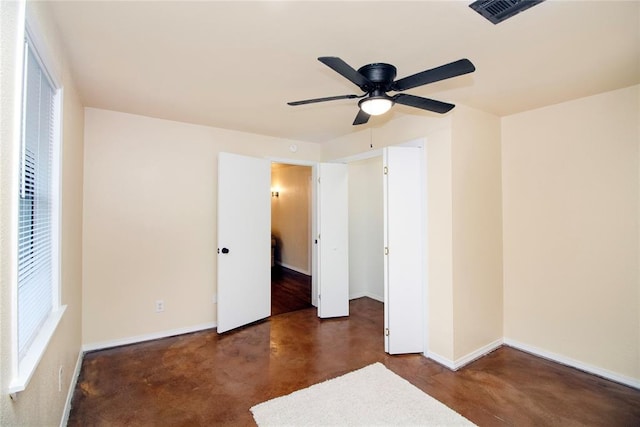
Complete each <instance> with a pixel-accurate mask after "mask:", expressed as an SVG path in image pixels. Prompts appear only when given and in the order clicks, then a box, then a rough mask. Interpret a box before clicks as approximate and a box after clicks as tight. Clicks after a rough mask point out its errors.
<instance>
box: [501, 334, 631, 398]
mask: <svg viewBox="0 0 640 427" xmlns="http://www.w3.org/2000/svg"><path fill="white" fill-rule="evenodd" d="M504 344H505V345H507V346H509V347H513V348H515V349H518V350H522V351H524V352H526V353H529V354H532V355H534V356H538V357H542V358H543V359H548V360H550V361H552V362H556V363H560V364H561V365H566V366H570V367H572V368H576V369H579V370H581V371H584V372H587V373H589V374H593V375H597V376H599V377H602V378H605V379H607V380H611V381H615V382H617V383H620V384H623V385H626V386H629V387H633V388H636V389H640V380H639V379H637V378H631V377H627V376H625V375H621V374H618V373H616V372H613V371H609V370H608V369H604V368H599V367H597V366H593V365H589V364H588V363H583V362H580V361H578V360H575V359H572V358H570V357H566V356H562V355H560V354H556V353H552V352H550V351H547V350H542V349H540V348H537V347H534V346H530V345H528V344H523V343H521V342H518V341H516V340H512V339H509V338H505V339H504Z"/></svg>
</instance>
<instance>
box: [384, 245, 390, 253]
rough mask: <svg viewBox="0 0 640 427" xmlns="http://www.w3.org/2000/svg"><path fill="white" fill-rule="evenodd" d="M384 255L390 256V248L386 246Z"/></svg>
mask: <svg viewBox="0 0 640 427" xmlns="http://www.w3.org/2000/svg"><path fill="white" fill-rule="evenodd" d="M384 254H385V255H389V248H388V247H386V246H385V248H384Z"/></svg>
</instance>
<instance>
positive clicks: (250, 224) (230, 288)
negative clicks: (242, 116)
mask: <svg viewBox="0 0 640 427" xmlns="http://www.w3.org/2000/svg"><path fill="white" fill-rule="evenodd" d="M270 186H271V164H270V162H269V161H268V160H264V159H257V158H253V157H245V156H240V155H237V154H230V153H219V155H218V333H222V332H226V331H228V330H231V329H235V328H237V327H239V326H243V325H246V324H248V323H251V322H255V321H256V320H260V319H264V318H265V317H269V316H270V314H271V210H270V206H271V204H270V203H271V202H270V195H271V193H270Z"/></svg>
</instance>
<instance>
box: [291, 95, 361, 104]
mask: <svg viewBox="0 0 640 427" xmlns="http://www.w3.org/2000/svg"><path fill="white" fill-rule="evenodd" d="M353 98H361V96H358V95H338V96H327V97H324V98H314V99H305V100H303V101H293V102H287V104H288V105H304V104H313V103H314V102H325V101H336V100H338V99H353Z"/></svg>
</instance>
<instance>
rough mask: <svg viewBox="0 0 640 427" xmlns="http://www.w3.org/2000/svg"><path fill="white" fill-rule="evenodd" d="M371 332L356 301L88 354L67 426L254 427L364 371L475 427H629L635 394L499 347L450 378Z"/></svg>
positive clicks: (374, 320)
mask: <svg viewBox="0 0 640 427" xmlns="http://www.w3.org/2000/svg"><path fill="white" fill-rule="evenodd" d="M382 330H383V304H382V303H380V302H377V301H374V300H371V299H368V298H360V299H357V300H353V301H351V302H350V316H349V317H348V318H341V319H333V320H320V319H318V318H317V316H316V310H315V309H314V308H307V309H302V310H298V311H294V312H290V313H286V314H281V315H278V316H273V317H271V318H270V319H269V320H267V321H264V322H261V323H258V324H254V325H251V326H248V327H244V328H241V329H239V330H236V331H233V332H229V333H226V334H223V335H218V334H217V333H216V332H215V330H208V331H202V332H197V333H193V334H187V335H181V336H177V337H172V338H166V339H162V340H156V341H151V342H146V343H141V344H136V345H130V346H126V347H120V348H114V349H108V350H102V351H97V352H92V353H88V354H87V355H86V356H85V358H84V362H83V365H82V371H81V374H80V377H79V380H78V384H77V387H76V390H75V393H74V396H73V402H72V408H71V416H70V420H69V425H71V426H87V425H90V426H125V425H130V426H181V425H182V426H199V425H201V426H212V425H228V426H244V425H254V422H253V418H252V416H251V413H250V412H249V408H250V407H252V406H253V405H255V404H257V403H260V402H263V401H265V400H268V399H271V398H274V397H277V396H282V395H285V394H288V393H291V392H293V391H295V390H299V389H301V388H304V387H307V386H310V385H312V384H314V383H318V382H320V381H324V380H326V379H329V378H333V377H336V376H339V375H342V374H345V373H347V372H349V371H352V370H354V369H358V368H361V367H364V366H366V365H369V364H371V363H374V362H381V363H383V364H384V365H386V366H387V367H388V368H389V369H391V370H392V371H394V372H396V373H397V374H398V375H400V376H402V377H404V378H406V379H407V380H409V381H410V382H411V383H413V384H414V385H416V386H417V387H419V388H420V389H422V390H424V391H425V392H426V393H428V394H430V395H431V396H433V397H434V398H436V399H438V400H440V401H441V402H443V403H445V404H446V405H448V406H449V407H451V408H453V409H455V410H456V411H458V412H459V413H461V414H462V415H464V416H465V417H467V418H468V419H470V420H471V421H473V422H474V423H476V424H478V425H480V426H577V425H591V426H639V425H640V391H639V390H635V389H632V388H629V387H625V386H622V385H619V384H616V383H613V382H610V381H606V380H604V379H601V378H598V377H595V376H592V375H588V374H586V373H583V372H580V371H578V370H575V369H572V368H568V367H565V366H561V365H558V364H555V363H552V362H549V361H547V360H544V359H540V358H537V357H534V356H531V355H529V354H526V353H523V352H520V351H518V350H515V349H512V348H509V347H502V348H500V349H498V350H496V351H494V352H492V353H490V354H489V355H487V356H485V357H483V358H481V359H479V360H477V361H475V362H473V363H471V364H469V365H467V366H466V367H464V368H462V369H460V370H459V371H457V372H452V371H450V370H448V369H446V368H444V367H442V366H441V365H439V364H437V363H435V362H433V361H431V360H429V359H426V358H425V357H423V356H421V355H405V356H390V355H388V354H385V353H384V342H383V336H382ZM381 398H383V396H381Z"/></svg>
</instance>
